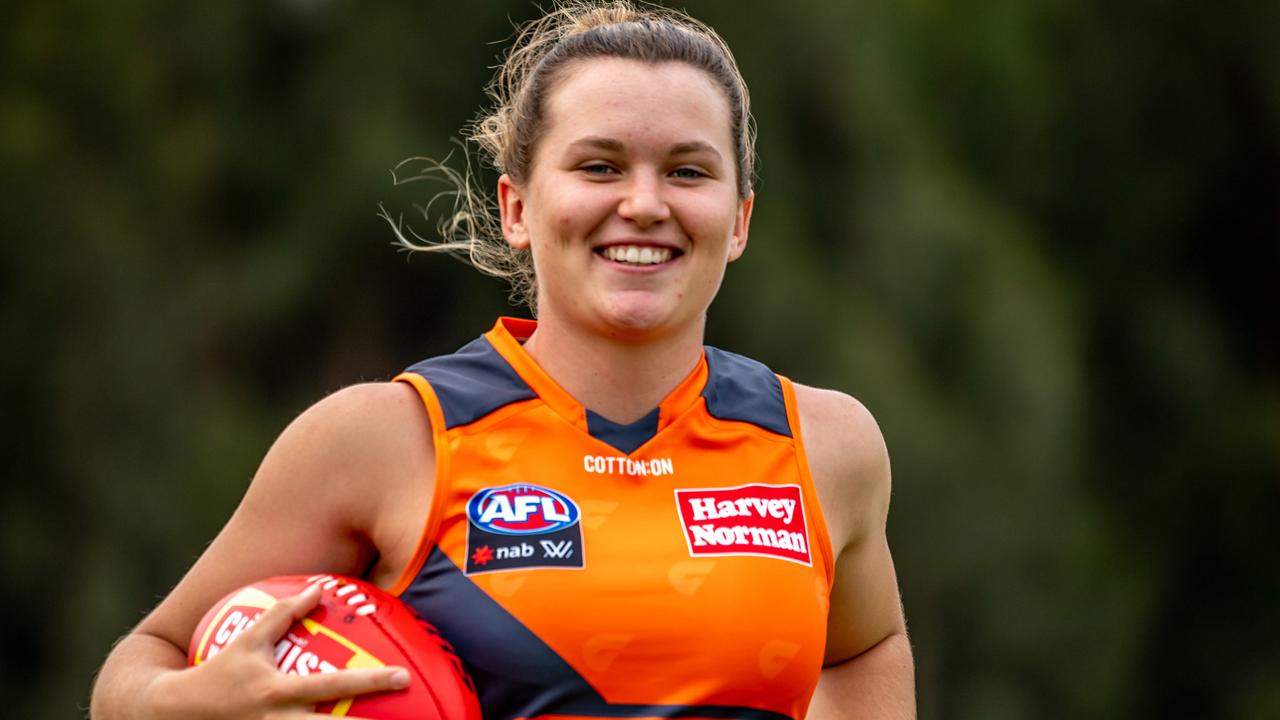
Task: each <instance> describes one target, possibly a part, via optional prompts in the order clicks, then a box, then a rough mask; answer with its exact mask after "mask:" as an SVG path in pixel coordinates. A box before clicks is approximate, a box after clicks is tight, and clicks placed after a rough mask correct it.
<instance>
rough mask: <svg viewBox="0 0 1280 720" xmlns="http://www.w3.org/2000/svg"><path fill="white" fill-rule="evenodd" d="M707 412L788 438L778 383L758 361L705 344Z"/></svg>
mask: <svg viewBox="0 0 1280 720" xmlns="http://www.w3.org/2000/svg"><path fill="white" fill-rule="evenodd" d="M706 350H707V386H706V387H705V388H703V390H702V397H704V398H706V401H707V412H709V413H711V416H712V417H714V418H718V419H720V420H737V421H739V422H746V423H751V424H752V425H756V426H758V427H761V428H764V429H765V430H768V431H769V432H772V433H777V434H778V435H785V436H787V437H791V436H792V435H791V424H790V423H788V422H787V403H786V401H785V400H784V399H783V397H782V382H781V381H780V380H778V376H777V375H774V374H773V371H772V370H770V369H769V368H767V367H765V366H764V365H763V364H762V363H759V362H756V361H755V360H752V359H751V358H747V357H743V356H741V355H737V354H735V353H731V352H726V351H724V350H720V349H718V348H713V347H711V346H709V345H708V346H707V348H706Z"/></svg>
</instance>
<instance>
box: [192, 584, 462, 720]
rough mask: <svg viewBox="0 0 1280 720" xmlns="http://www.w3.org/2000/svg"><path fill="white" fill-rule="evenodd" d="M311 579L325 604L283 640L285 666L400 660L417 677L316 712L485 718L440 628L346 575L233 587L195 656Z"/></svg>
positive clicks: (293, 669) (200, 634) (208, 620)
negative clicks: (401, 686) (398, 688)
mask: <svg viewBox="0 0 1280 720" xmlns="http://www.w3.org/2000/svg"><path fill="white" fill-rule="evenodd" d="M310 585H319V586H320V587H321V588H322V589H323V591H324V592H323V593H322V595H321V598H320V602H319V604H317V605H316V607H315V608H314V609H313V610H312V611H311V612H310V613H309V614H308V615H307V616H306V617H305V618H303V619H302V620H299V621H298V622H296V623H294V624H293V625H292V626H291V627H290V628H289V630H288V631H287V632H286V633H285V635H284V637H282V638H281V639H280V642H279V643H277V644H276V665H277V666H278V667H279V668H280V669H281V670H283V671H284V672H286V673H290V674H294V675H309V674H312V673H324V672H335V671H337V670H342V669H345V668H369V667H382V666H384V665H396V666H400V667H404V668H406V669H408V670H409V674H410V677H411V679H410V681H409V687H408V688H407V689H405V690H403V691H393V692H387V693H380V694H376V695H362V696H359V697H355V698H346V699H344V700H339V701H337V702H329V703H324V704H322V705H320V706H318V707H317V708H316V711H317V712H322V713H329V714H331V715H354V716H358V717H364V718H374V719H375V720H409V719H411V718H412V719H413V720H481V717H480V703H479V701H478V700H477V699H476V694H475V690H474V688H473V687H472V685H471V680H470V679H469V678H468V677H467V674H466V672H465V671H464V670H463V669H462V663H461V662H460V661H459V660H458V656H457V655H455V654H454V652H453V648H452V647H451V646H450V645H449V643H448V642H447V641H445V639H444V638H442V637H440V633H438V632H437V631H436V629H435V628H433V627H432V626H431V625H429V624H427V623H426V622H425V621H423V620H422V619H421V618H419V617H418V616H417V614H415V613H414V612H413V610H411V609H409V607H408V606H407V605H405V604H404V603H402V602H400V600H398V599H397V598H395V597H392V596H391V595H389V594H387V593H386V592H384V591H383V590H380V589H379V588H377V587H375V586H373V585H370V584H369V583H367V582H365V581H363V580H356V579H354V578H349V577H343V576H340V575H313V576H311V577H307V576H305V575H290V576H282V577H273V578H268V579H266V580H261V581H259V582H255V583H253V584H251V585H246V586H245V587H242V588H240V589H239V590H236V591H235V592H233V593H231V594H230V595H227V596H226V597H224V598H223V599H222V600H220V601H219V602H218V603H217V604H215V605H214V606H213V608H211V609H210V610H209V612H207V613H205V616H204V618H203V619H202V620H200V624H199V625H197V626H196V631H195V634H194V635H193V636H192V637H191V647H190V648H188V650H187V662H188V664H190V665H199V664H200V663H202V662H205V661H206V660H208V659H209V658H211V657H213V656H214V655H217V654H218V652H219V651H220V650H222V648H224V647H226V645H227V643H229V642H231V641H232V640H234V639H235V638H236V637H237V636H238V635H239V634H240V633H242V632H244V630H245V629H246V628H248V627H249V626H250V625H252V624H253V623H254V622H255V621H256V620H257V619H258V616H259V615H261V614H262V612H263V611H264V610H266V609H267V608H269V607H271V606H272V605H274V604H275V603H276V601H277V600H280V599H282V598H286V597H289V596H291V595H297V594H298V593H300V592H302V591H303V590H305V589H306V588H307V587H308V586H310Z"/></svg>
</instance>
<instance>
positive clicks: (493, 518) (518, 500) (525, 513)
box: [467, 485, 582, 535]
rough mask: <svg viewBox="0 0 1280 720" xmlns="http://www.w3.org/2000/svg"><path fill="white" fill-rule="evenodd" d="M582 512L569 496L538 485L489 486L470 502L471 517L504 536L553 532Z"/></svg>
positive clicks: (476, 524)
mask: <svg viewBox="0 0 1280 720" xmlns="http://www.w3.org/2000/svg"><path fill="white" fill-rule="evenodd" d="M581 515H582V513H581V511H580V510H578V505H577V504H576V503H575V502H574V501H573V500H570V499H569V497H568V496H567V495H565V494H564V493H559V492H556V491H555V490H550V489H548V488H544V487H539V486H537V485H506V486H503V487H496V488H487V489H485V490H481V491H480V492H478V493H476V494H475V495H473V496H472V497H471V500H470V501H469V502H468V503H467V517H468V519H470V520H471V522H472V523H474V524H475V526H476V527H478V528H481V529H483V530H487V531H489V532H493V533H498V534H500V535H543V534H546V533H553V532H555V531H557V530H562V529H564V528H567V527H569V526H571V525H573V524H575V523H577V522H578V518H580V517H581Z"/></svg>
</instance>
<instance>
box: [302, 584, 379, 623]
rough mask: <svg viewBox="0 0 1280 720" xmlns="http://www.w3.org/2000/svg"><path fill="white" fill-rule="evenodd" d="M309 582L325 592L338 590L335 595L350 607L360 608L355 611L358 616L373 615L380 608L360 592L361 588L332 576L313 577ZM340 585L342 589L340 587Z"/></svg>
mask: <svg viewBox="0 0 1280 720" xmlns="http://www.w3.org/2000/svg"><path fill="white" fill-rule="evenodd" d="M307 582H309V583H311V584H312V585H319V586H320V587H321V588H322V589H324V590H332V589H334V588H335V587H336V588H338V591H337V592H335V593H334V595H336V596H337V597H339V598H342V599H344V600H346V601H347V604H348V605H355V606H358V607H356V609H355V614H356V615H372V614H374V613H375V612H377V611H378V606H377V605H375V604H374V602H373V601H372V600H370V599H369V596H367V595H365V594H364V593H362V592H360V588H359V587H358V586H356V585H354V584H352V583H344V582H342V581H341V580H339V579H338V578H335V577H334V576H332V575H312V576H311V577H309V578H307ZM339 585H341V587H338V586H339Z"/></svg>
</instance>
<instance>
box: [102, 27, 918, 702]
mask: <svg viewBox="0 0 1280 720" xmlns="http://www.w3.org/2000/svg"><path fill="white" fill-rule="evenodd" d="M493 90H494V95H495V98H496V99H497V108H496V109H495V111H494V112H493V114H491V115H490V116H489V117H488V118H487V119H485V120H484V121H482V122H481V123H480V124H478V126H477V139H478V140H479V142H480V145H481V147H483V148H484V149H486V150H487V151H489V152H490V153H491V155H492V159H493V161H494V162H495V164H496V165H497V166H498V167H499V168H500V170H502V172H503V173H504V174H503V175H502V177H501V179H500V181H499V186H498V205H499V211H500V234H498V235H497V237H498V239H499V241H500V242H499V243H498V244H494V243H491V242H490V243H489V244H485V243H486V242H488V240H486V238H484V237H482V236H480V234H478V233H470V234H471V235H473V236H474V237H469V238H467V239H466V242H467V243H475V244H473V245H469V246H468V251H469V252H470V253H471V254H472V255H473V257H476V258H478V259H479V262H478V263H477V264H478V265H480V266H481V267H483V268H487V269H489V270H490V271H494V272H500V273H502V274H505V275H507V276H509V277H511V278H512V279H513V281H514V282H515V283H516V284H517V286H520V285H521V283H524V286H525V287H526V288H527V289H528V290H529V291H530V292H531V297H530V298H529V299H530V301H531V304H536V308H537V318H538V319H537V321H536V322H534V321H522V320H513V319H502V320H500V321H499V322H498V323H497V325H495V327H494V328H493V329H492V330H490V331H489V332H488V333H486V334H485V335H484V336H482V337H481V338H480V339H478V340H476V341H474V342H472V343H471V344H469V345H467V346H466V347H464V348H463V349H462V350H460V351H459V352H458V353H455V354H453V355H449V356H445V357H441V358H434V359H431V360H428V361H425V362H423V363H420V364H419V365H416V366H414V367H413V368H410V370H409V371H408V372H406V373H404V374H402V375H401V376H400V377H398V378H397V380H398V381H397V382H391V383H382V384H368V385H357V386H353V387H349V388H347V389H345V390H342V391H340V392H338V393H336V394H334V395H333V396H331V397H329V398H326V399H325V400H323V401H321V402H320V403H319V404H317V405H316V406H314V407H312V408H311V409H309V410H307V411H306V412H305V413H303V414H302V415H301V416H300V417H299V418H298V419H297V420H296V421H294V423H292V424H291V425H290V426H289V428H288V429H286V430H285V432H284V433H283V434H282V435H281V437H280V438H279V440H278V441H277V442H276V443H275V445H274V446H273V447H272V449H271V451H270V452H269V453H268V455H267V457H266V458H265V459H264V461H263V463H262V466H261V468H260V469H259V471H258V473H257V475H256V477H255V478H254V481H253V484H252V486H251V487H250V489H249V491H248V493H247V494H246V495H245V498H244V500H243V502H242V503H241V505H240V507H239V508H238V509H237V511H236V512H235V514H234V515H233V516H232V518H231V520H230V521H229V522H228V523H227V525H226V527H225V528H224V529H223V531H222V532H221V533H220V534H219V535H218V537H217V539H216V540H215V541H214V542H213V544H212V545H211V546H210V547H209V549H208V550H207V551H206V552H205V553H204V555H203V556H202V557H201V558H200V560H199V561H198V562H197V563H196V565H195V566H194V567H193V568H192V569H191V571H190V572H189V573H188V574H187V576H186V577H185V578H184V579H183V580H182V581H181V582H180V583H179V584H178V586H177V587H176V588H174V590H173V592H172V593H171V594H170V595H169V596H168V597H167V598H166V599H165V600H164V601H163V602H162V603H161V604H160V606H159V607H157V608H156V609H155V611H154V612H152V613H151V614H150V615H149V616H148V617H147V618H146V619H145V620H143V622H142V623H141V624H140V625H139V626H138V627H137V628H136V629H135V630H134V631H133V632H132V633H130V634H129V635H128V636H126V637H125V638H124V639H123V640H121V642H120V643H119V644H118V646H117V647H116V648H115V649H114V650H113V651H112V653H111V656H110V657H109V658H108V660H107V663H106V664H105V666H104V667H103V670H102V673H101V676H100V678H99V680H98V683H97V686H96V688H95V692H94V698H93V707H92V711H93V716H94V717H96V718H99V719H100V720H116V719H119V718H195V717H229V718H230V717H234V718H256V717H308V716H311V715H310V714H309V713H310V711H309V708H310V707H311V706H312V705H313V704H315V703H317V702H319V701H322V700H325V699H332V698H338V697H344V696H349V695H351V694H354V693H363V692H375V691H385V690H388V689H395V688H397V687H403V684H404V683H405V681H406V675H405V674H404V673H403V672H401V671H398V670H397V669H393V668H388V669H381V670H369V671H363V670H362V671H343V672H339V673H334V674H329V675H313V676H309V677H292V676H285V675H283V674H281V673H279V672H277V671H276V670H275V668H274V666H273V663H272V654H271V648H272V646H273V645H274V643H275V641H276V639H277V638H278V637H279V636H280V635H281V634H283V632H284V630H285V629H286V628H287V626H288V625H289V624H290V623H291V621H292V620H293V619H294V618H296V617H300V616H302V615H304V614H305V613H306V612H307V610H308V609H309V608H310V607H311V606H312V605H313V604H314V602H315V601H316V598H315V595H314V593H304V594H303V595H300V596H298V597H296V598H293V599H290V600H287V601H284V602H281V603H280V604H279V605H277V606H276V607H275V608H273V609H272V610H270V611H268V612H267V613H266V614H265V615H264V617H263V619H262V620H261V621H260V622H259V623H258V624H257V625H256V626H254V627H253V628H252V629H251V630H249V631H248V632H246V633H245V634H244V635H243V636H242V637H241V638H240V639H239V640H237V641H236V642H235V643H233V644H232V645H231V646H230V647H229V648H228V649H227V650H226V651H224V652H223V653H221V654H219V655H218V656H217V657H216V658H214V659H213V660H211V661H209V662H207V663H205V664H202V665H200V666H199V667H196V668H193V669H186V668H185V667H184V659H185V658H184V650H183V649H184V648H185V646H186V644H187V641H188V638H189V637H190V634H191V632H192V629H193V627H194V626H195V624H196V622H197V621H198V619H199V618H200V616H201V615H202V614H203V613H204V612H205V610H206V609H207V608H208V607H209V606H210V605H212V603H213V602H215V601H216V600H217V599H218V598H219V597H220V596H222V595H223V594H225V593H226V592H228V591H229V590H230V589H232V588H234V587H236V586H239V585H242V584H245V583H247V582H250V581H253V580H256V579H260V578H263V577H266V576H271V575H280V574H302V573H319V572H327V573H344V574H351V575H363V576H365V577H367V578H369V579H371V580H372V581H373V582H375V583H377V584H378V585H380V586H382V587H384V588H388V589H390V590H391V591H392V592H393V593H395V594H397V595H399V596H400V597H401V598H402V599H404V600H405V601H406V602H408V603H409V604H410V605H412V606H414V607H415V608H417V609H418V610H419V611H420V612H421V613H422V614H423V615H424V616H425V617H427V618H428V619H429V620H431V621H432V622H433V623H434V624H436V625H437V626H438V627H439V628H440V629H441V631H442V632H443V633H444V634H445V636H446V637H448V638H449V639H450V640H451V642H452V643H453V644H454V645H455V647H456V648H457V649H458V652H459V654H460V656H461V657H462V659H463V660H464V662H465V663H466V665H467V668H468V670H469V672H470V673H471V674H472V676H473V679H474V680H475V681H476V684H477V688H478V692H479V694H480V697H481V701H482V705H483V708H484V712H485V715H486V717H490V718H524V717H537V716H553V715H554V716H573V717H637V718H639V717H685V718H699V717H715V718H760V719H764V718H771V719H772V718H777V719H781V718H799V717H802V716H804V715H805V714H806V712H807V713H808V714H809V716H810V717H815V718H825V717H875V718H907V717H913V716H914V713H915V710H914V691H913V675H912V662H911V652H910V647H909V645H908V643H907V639H906V635H905V629H904V624H903V618H902V613H901V608H900V604H899V601H898V591H897V583H896V579H895V575H894V569H893V563H892V560H891V558H890V555H889V550H888V547H887V545H886V542H885V518H886V513H887V509H888V502H889V465H888V459H887V456H886V453H885V447H884V443H883V440H882V439H881V436H880V432H879V430H878V429H877V427H876V424H875V422H874V420H872V418H871V416H870V415H869V414H868V413H867V411H866V410H865V409H864V408H863V407H862V406H861V405H860V404H859V403H858V402H857V401H855V400H853V399H852V398H850V397H848V396H846V395H843V394H841V393H838V392H833V391H829V390H818V389H813V388H807V387H804V386H801V385H794V384H792V383H791V382H790V381H788V380H786V379H785V378H781V377H779V376H777V375H774V374H773V373H772V372H770V371H768V370H767V369H766V368H765V367H764V366H762V365H760V364H759V363H756V362H754V361H751V360H748V359H746V358H743V357H741V356H737V355H733V354H731V353H726V352H723V351H720V350H716V349H714V348H704V347H703V344H702V343H703V330H704V325H705V317H706V312H707V309H708V307H709V305H710V304H711V301H712V299H713V297H714V296H715V294H716V291H717V289H718V288H719V285H720V282H721V279H722V278H723V275H724V272H725V268H726V265H727V264H728V263H729V262H732V261H733V260H735V259H737V258H738V257H739V256H740V255H741V254H742V252H743V250H744V249H745V248H746V244H747V235H748V228H749V226H750V221H751V211H752V207H753V204H754V196H753V194H752V191H751V175H752V154H753V147H752V144H753V143H752V140H753V138H752V132H751V121H750V115H749V109H748V103H747V91H746V87H745V85H744V84H743V81H742V79H741V77H740V75H739V74H738V71H737V68H736V65H735V64H734V61H733V59H732V56H731V55H730V54H729V51H728V48H727V47H725V45H724V44H723V42H722V41H721V40H720V39H719V37H718V36H716V35H715V34H714V32H712V31H711V30H710V29H709V28H707V27H705V26H703V25H701V24H699V23H697V22H696V21H694V20H692V19H690V18H688V17H687V16H684V15H682V14H678V13H674V12H668V11H659V10H653V9H649V8H645V9H644V10H637V9H634V8H632V7H630V6H629V5H627V4H624V3H611V4H609V5H607V6H601V5H594V4H586V5H574V6H569V7H564V8H561V9H559V10H557V11H555V12H553V13H551V14H549V15H548V16H547V17H544V18H543V19H542V20H540V21H538V22H537V23H535V24H533V25H532V26H530V27H528V28H526V30H525V32H524V33H523V34H522V35H521V36H520V38H519V39H518V41H517V43H516V47H515V48H514V49H513V50H512V52H511V53H510V54H509V55H508V58H507V62H506V64H505V66H504V67H503V69H502V70H501V71H500V73H499V77H498V80H497V82H496V83H495V85H494V89H493ZM469 217H470V222H464V223H461V224H460V225H459V227H463V228H465V229H468V230H476V229H477V228H478V227H479V225H477V223H476V217H475V216H474V215H471V216H469ZM455 247H456V245H455ZM526 498H532V499H531V500H529V499H526ZM504 524H505V525H504ZM514 526H520V527H522V528H524V530H525V532H524V533H522V534H515V535H513V534H511V533H510V532H503V529H504V527H505V528H506V529H508V530H509V529H510V528H511V527H514Z"/></svg>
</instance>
